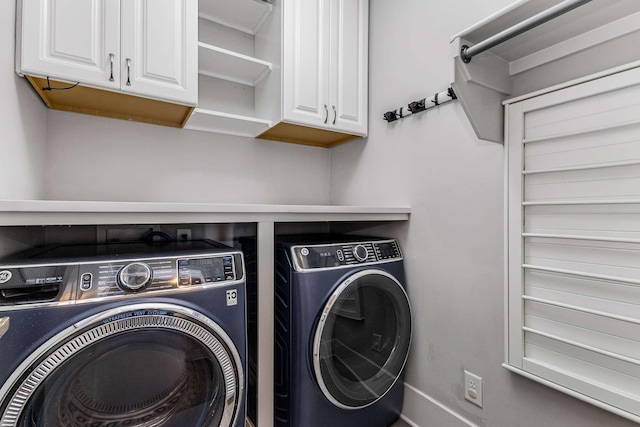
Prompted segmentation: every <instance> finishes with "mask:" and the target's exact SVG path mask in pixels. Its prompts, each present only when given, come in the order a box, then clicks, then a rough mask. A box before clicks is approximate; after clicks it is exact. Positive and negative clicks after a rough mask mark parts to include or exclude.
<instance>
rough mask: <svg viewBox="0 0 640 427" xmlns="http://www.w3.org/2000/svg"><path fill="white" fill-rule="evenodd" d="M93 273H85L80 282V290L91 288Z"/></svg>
mask: <svg viewBox="0 0 640 427" xmlns="http://www.w3.org/2000/svg"><path fill="white" fill-rule="evenodd" d="M92 278H93V277H92V275H91V273H84V274H83V275H82V278H81V282H80V290H82V291H88V290H89V289H91V280H92Z"/></svg>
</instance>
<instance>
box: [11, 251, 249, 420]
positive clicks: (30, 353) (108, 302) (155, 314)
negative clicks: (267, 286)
mask: <svg viewBox="0 0 640 427" xmlns="http://www.w3.org/2000/svg"><path fill="white" fill-rule="evenodd" d="M244 281H245V271H244V263H243V257H242V253H241V252H239V251H236V250H233V249H232V248H229V247H226V246H224V245H221V244H219V243H216V242H213V241H208V240H200V241H187V242H162V243H141V242H138V243H118V244H105V245H73V246H60V247H54V248H46V249H44V250H37V251H35V252H32V253H30V254H29V255H28V256H26V257H24V258H19V259H11V260H4V261H2V262H1V263H0V348H1V349H2V351H0V425H1V426H17V427H22V426H65V427H80V426H82V427H85V426H92V427H93V426H112V427H115V426H164V427H184V426H190V427H205V426H206V427H217V426H222V427H231V426H233V427H239V426H244V425H245V406H244V405H245V401H244V390H245V367H246V365H245V359H246V323H245V282H244Z"/></svg>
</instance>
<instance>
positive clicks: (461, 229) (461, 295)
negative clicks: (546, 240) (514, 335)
mask: <svg viewBox="0 0 640 427" xmlns="http://www.w3.org/2000/svg"><path fill="white" fill-rule="evenodd" d="M509 3H511V0H484V1H481V2H470V1H463V0H450V1H438V2H436V1H424V0H404V1H402V2H397V1H388V0H371V3H370V14H371V15H370V31H371V33H370V41H369V43H370V77H369V78H370V84H369V96H370V97H369V100H370V104H369V111H370V118H369V123H370V124H369V126H370V127H369V137H368V139H367V140H366V141H354V142H349V143H347V144H345V145H342V146H339V147H336V148H334V149H333V150H332V152H331V200H332V203H335V204H362V205H410V206H411V211H412V213H411V220H410V222H409V224H406V225H394V226H390V227H386V228H385V227H382V228H378V229H376V230H370V231H371V233H378V234H388V235H392V236H397V237H399V238H400V239H401V243H402V246H403V249H404V254H405V256H406V268H407V283H408V287H409V296H410V298H411V300H412V303H413V309H414V321H415V335H414V341H413V344H412V345H413V347H412V353H411V355H410V358H409V362H408V366H407V371H406V374H407V378H406V381H407V383H408V384H409V386H408V387H407V388H406V398H405V407H404V410H403V413H404V416H405V417H406V418H407V419H408V420H410V421H412V422H414V423H415V424H416V425H419V426H421V427H459V426H461V427H462V426H471V425H478V426H487V427H542V426H544V427H569V426H580V427H602V426H607V427H622V426H636V424H634V423H632V422H630V421H627V420H624V419H622V418H620V417H618V416H615V415H612V414H610V413H608V412H605V411H602V410H600V409H598V408H596V407H593V406H590V405H588V404H585V403H582V402H581V401H578V400H576V399H574V398H572V397H569V396H566V395H564V394H562V393H559V392H556V391H554V390H551V389H549V388H547V387H544V386H542V385H539V384H537V383H535V382H532V381H530V380H527V379H525V378H522V377H520V376H518V375H516V374H511V373H509V372H508V371H506V370H505V369H504V368H502V367H501V363H502V362H503V349H504V339H503V331H504V329H503V312H504V304H503V301H504V299H503V289H504V288H503V286H504V284H503V283H504V282H503V279H504V277H503V276H504V275H503V256H504V253H503V252H504V250H503V235H504V232H503V185H504V181H503V147H502V146H501V145H498V144H495V143H487V142H482V141H479V140H477V138H476V137H475V134H474V132H473V130H472V129H471V126H470V125H469V123H468V121H467V119H466V117H465V114H464V112H463V110H462V107H461V105H460V104H459V103H455V102H453V103H449V104H446V105H444V106H442V107H440V108H437V109H432V110H429V111H427V112H424V113H420V114H419V115H416V116H413V117H409V118H406V119H403V120H400V121H398V122H395V123H393V124H387V123H386V122H385V121H383V120H382V115H383V113H384V112H385V111H388V110H392V109H395V108H398V107H400V106H406V104H407V103H408V102H410V101H414V100H418V99H420V98H423V97H425V96H431V95H432V94H434V93H436V92H440V91H442V90H444V89H446V88H447V86H448V85H449V83H450V80H449V67H450V66H451V63H450V58H449V55H450V50H449V39H450V37H451V36H452V35H454V34H456V33H458V32H459V31H461V30H463V29H465V28H467V27H468V26H470V25H472V24H474V23H476V22H477V21H479V20H481V19H483V18H485V17H486V16H489V15H490V14H492V13H493V12H495V11H497V10H499V9H501V8H503V7H505V6H507V5H508V4H509ZM463 369H467V370H469V371H471V372H473V373H476V374H478V375H480V376H481V377H483V378H484V383H483V385H484V408H483V409H480V408H478V407H476V406H474V405H472V404H471V403H469V402H467V401H465V400H464V398H463V389H462V376H463ZM448 411H449V412H448Z"/></svg>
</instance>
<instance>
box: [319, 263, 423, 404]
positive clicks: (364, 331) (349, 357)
mask: <svg viewBox="0 0 640 427" xmlns="http://www.w3.org/2000/svg"><path fill="white" fill-rule="evenodd" d="M410 342H411V308H410V305H409V300H408V298H407V294H406V293H405V291H404V289H403V287H402V286H401V285H400V283H399V282H398V281H397V280H396V279H395V278H394V277H393V276H391V275H389V274H387V273H386V272H383V271H381V270H364V271H360V272H358V273H356V274H354V275H352V276H350V277H349V278H348V279H346V280H345V281H344V282H343V283H342V284H341V285H340V286H338V287H337V288H336V290H335V292H334V293H333V294H332V295H331V296H330V297H329V299H328V302H327V304H326V305H325V307H324V309H323V311H322V313H321V315H320V320H319V322H318V325H317V327H316V331H315V335H314V342H313V366H314V371H315V375H316V380H317V382H318V385H319V386H320V388H321V389H322V391H323V393H324V395H325V396H326V397H327V398H328V399H329V400H330V401H331V402H332V403H333V404H334V405H336V406H338V407H341V408H344V409H356V408H362V407H365V406H368V405H371V404H372V403H374V402H376V401H377V400H379V399H380V398H381V397H382V396H384V395H385V394H386V393H387V392H388V391H389V390H390V389H391V387H392V386H393V385H394V384H395V383H396V381H397V380H398V378H399V377H400V375H401V373H402V369H403V368H404V364H405V362H406V360H407V356H408V353H409V346H410Z"/></svg>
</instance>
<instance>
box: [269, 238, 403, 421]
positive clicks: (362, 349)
mask: <svg viewBox="0 0 640 427" xmlns="http://www.w3.org/2000/svg"><path fill="white" fill-rule="evenodd" d="M277 240H278V241H277V243H276V265H275V271H276V274H275V286H276V289H275V293H276V298H275V303H276V307H275V315H276V319H275V325H276V326H275V328H276V330H275V337H276V342H275V346H276V354H275V365H276V366H275V418H276V419H275V423H276V425H277V426H280V427H282V426H290V427H298V426H305V427H325V426H332V427H341V426H344V427H377V426H379V427H383V426H388V425H390V424H391V423H393V421H395V420H396V419H397V418H398V417H399V415H400V411H401V410H402V403H403V389H404V384H403V369H404V365H405V362H406V360H407V356H408V352H409V347H410V344H411V335H412V320H411V319H412V318H411V307H410V304H409V299H408V297H407V293H406V292H405V285H404V280H405V278H404V268H403V258H402V253H401V251H400V247H399V245H398V242H397V241H396V240H394V239H384V238H373V237H355V236H350V235H315V236H280V237H279V238H278V239H277Z"/></svg>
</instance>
